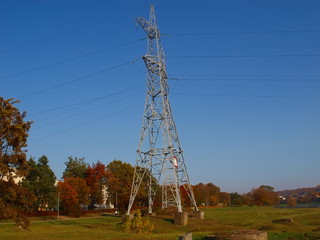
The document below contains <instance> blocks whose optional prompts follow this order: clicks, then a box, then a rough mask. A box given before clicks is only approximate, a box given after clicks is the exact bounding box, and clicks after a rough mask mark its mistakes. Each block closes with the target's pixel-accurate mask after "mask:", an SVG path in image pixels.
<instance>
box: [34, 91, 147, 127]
mask: <svg viewBox="0 0 320 240" xmlns="http://www.w3.org/2000/svg"><path fill="white" fill-rule="evenodd" d="M140 93H142V92H138V93H135V94H131V95H129V96H126V97H123V98H120V99H116V100H114V101H110V102H108V103H105V104H102V105H99V106H97V107H94V108H90V109H89V110H85V111H81V112H78V113H75V114H72V115H70V116H67V117H64V118H61V119H58V120H55V121H52V122H49V123H47V124H44V125H42V126H39V127H36V128H33V130H37V129H39V128H43V127H47V126H50V125H53V124H55V123H58V122H62V121H64V120H67V119H70V118H73V117H76V116H79V115H82V114H84V113H87V112H91V111H94V110H97V109H100V108H102V107H105V106H108V105H110V104H112V103H116V102H119V101H122V100H124V99H127V98H130V97H133V96H136V95H138V94H140Z"/></svg>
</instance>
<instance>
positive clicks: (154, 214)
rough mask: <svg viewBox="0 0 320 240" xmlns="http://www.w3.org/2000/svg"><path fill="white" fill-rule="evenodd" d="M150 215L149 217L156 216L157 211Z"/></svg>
mask: <svg viewBox="0 0 320 240" xmlns="http://www.w3.org/2000/svg"><path fill="white" fill-rule="evenodd" d="M148 216H149V217H155V216H156V213H155V212H152V213H148Z"/></svg>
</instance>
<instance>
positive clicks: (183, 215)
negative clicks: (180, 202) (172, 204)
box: [174, 212, 188, 226]
mask: <svg viewBox="0 0 320 240" xmlns="http://www.w3.org/2000/svg"><path fill="white" fill-rule="evenodd" d="M174 224H176V225H180V226H186V225H187V224H188V213H187V212H177V213H176V214H175V215H174Z"/></svg>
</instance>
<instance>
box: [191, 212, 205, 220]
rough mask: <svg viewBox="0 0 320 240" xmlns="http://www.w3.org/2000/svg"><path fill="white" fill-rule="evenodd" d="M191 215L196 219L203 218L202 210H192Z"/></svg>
mask: <svg viewBox="0 0 320 240" xmlns="http://www.w3.org/2000/svg"><path fill="white" fill-rule="evenodd" d="M193 217H194V218H197V219H204V212H203V211H194V212H193Z"/></svg>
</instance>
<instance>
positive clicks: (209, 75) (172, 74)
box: [169, 73, 320, 78]
mask: <svg viewBox="0 0 320 240" xmlns="http://www.w3.org/2000/svg"><path fill="white" fill-rule="evenodd" d="M169 75H170V76H191V77H197V76H201V77H245V78H247V77H254V78H257V77H264V78H265V77H280V78H283V77H284V78H301V77H302V78H306V77H309V78H320V75H319V76H317V75H234V74H186V73H171V74H169Z"/></svg>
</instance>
